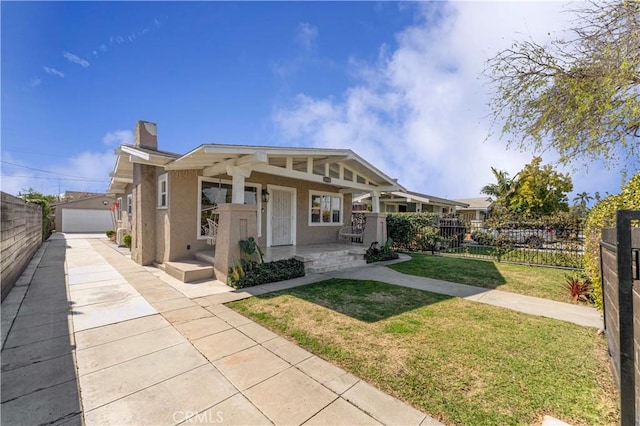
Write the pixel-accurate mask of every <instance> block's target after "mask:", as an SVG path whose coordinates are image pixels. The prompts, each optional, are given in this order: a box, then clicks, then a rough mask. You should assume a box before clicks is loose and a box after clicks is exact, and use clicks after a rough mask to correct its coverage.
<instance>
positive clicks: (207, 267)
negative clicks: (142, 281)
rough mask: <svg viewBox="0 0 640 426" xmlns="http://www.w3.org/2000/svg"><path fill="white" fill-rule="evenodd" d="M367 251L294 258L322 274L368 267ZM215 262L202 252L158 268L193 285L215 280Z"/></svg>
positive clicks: (311, 271)
mask: <svg viewBox="0 0 640 426" xmlns="http://www.w3.org/2000/svg"><path fill="white" fill-rule="evenodd" d="M365 251H366V250H365V249H364V248H360V247H349V248H345V249H343V250H328V251H324V252H317V253H311V254H306V255H295V256H293V257H294V258H296V259H298V260H301V261H302V262H304V270H305V272H306V273H307V274H321V273H324V272H331V271H338V270H341V269H347V268H355V267H358V266H364V265H366V264H367V262H366V261H365V260H364V253H365ZM214 260H215V258H214V256H213V253H209V252H208V251H207V252H205V251H200V252H196V253H194V259H193V260H181V261H172V262H165V263H164V264H162V265H157V266H158V267H159V268H160V269H162V270H163V271H165V272H166V273H167V274H169V275H171V276H172V277H174V278H176V279H178V280H180V281H182V282H184V283H191V282H195V281H201V280H206V279H212V278H213V279H215V273H214V270H213V262H214Z"/></svg>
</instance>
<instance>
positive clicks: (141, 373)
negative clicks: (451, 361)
mask: <svg viewBox="0 0 640 426" xmlns="http://www.w3.org/2000/svg"><path fill="white" fill-rule="evenodd" d="M174 284H175V283H174ZM282 285H283V284H280V286H282ZM284 285H286V284H284ZM297 285H299V284H297ZM176 286H177V284H175V285H170V283H169V280H167V279H164V280H163V279H161V278H160V276H159V274H158V273H157V272H156V270H154V269H152V268H145V267H141V266H139V265H137V264H135V263H134V262H132V261H131V260H130V259H128V258H127V257H126V256H123V254H122V253H121V252H118V251H117V250H114V248H113V246H112V245H111V244H110V243H109V242H108V241H107V240H106V239H105V238H103V236H102V235H97V236H94V235H64V234H55V235H54V236H52V238H51V239H50V240H49V241H48V242H46V243H45V244H44V245H43V247H42V248H41V250H40V251H39V252H38V254H37V255H36V256H35V257H34V260H33V261H32V262H31V265H30V266H29V268H28V269H27V271H25V274H23V276H22V277H21V280H20V281H19V282H18V283H17V285H16V287H15V288H14V289H13V290H12V291H11V293H10V294H9V295H8V296H7V299H6V300H5V301H4V302H3V303H2V331H3V334H2V342H3V348H2V407H1V408H2V423H3V424H42V423H49V424H82V421H83V419H84V422H85V423H86V424H89V425H92V424H117V425H127V424H136V425H137V424H154V425H165V424H166V425H175V424H192V423H215V424H287V425H289V424H309V425H311V424H323V425H324V424H350V425H355V424H407V425H408V424H414V425H420V424H439V423H438V422H437V421H435V420H434V419H432V418H431V417H429V416H428V415H426V414H424V413H422V412H420V411H418V410H416V409H414V408H412V407H410V406H408V405H407V404H405V403H403V402H401V401H399V400H397V399H395V398H392V397H391V396H389V395H386V394H384V393H383V392H381V391H379V390H377V389H375V388H374V387H372V386H371V385H369V384H367V383H365V382H363V381H362V380H360V379H358V378H357V377H355V376H353V375H351V374H349V373H347V372H345V371H344V370H342V369H340V368H338V367H336V366H334V365H332V364H330V363H328V362H326V361H324V360H322V359H321V358H319V357H317V356H315V355H313V354H311V353H310V352H307V351H306V350H304V349H302V348H300V347H298V346H296V345H295V344H293V343H291V342H290V341H288V340H286V339H284V338H282V337H279V336H277V335H276V334H274V333H272V332H271V331H269V330H267V329H265V328H263V327H261V326H260V325H258V324H256V323H254V322H253V321H251V320H249V319H247V318H245V317H244V316H242V315H239V314H237V313H236V312H234V311H232V310H230V309H228V308H227V307H225V306H224V305H222V304H221V301H223V300H224V299H225V298H226V299H228V298H237V297H238V296H237V294H235V295H234V293H228V292H226V289H222V288H219V287H216V285H215V284H212V287H211V289H212V290H211V291H212V292H213V293H215V294H216V295H217V296H215V297H214V296H206V295H203V294H201V293H199V292H197V291H196V292H195V293H194V294H193V296H192V297H193V298H192V297H188V296H187V295H185V294H189V291H186V289H185V291H179V290H178V289H177V287H176ZM273 288H274V289H275V288H278V287H277V286H274V287H273ZM223 290H224V291H223ZM256 291H260V292H266V291H269V288H268V287H263V288H262V289H261V290H256ZM213 293H212V294H213ZM225 295H228V297H227V296H225ZM245 297H246V295H245Z"/></svg>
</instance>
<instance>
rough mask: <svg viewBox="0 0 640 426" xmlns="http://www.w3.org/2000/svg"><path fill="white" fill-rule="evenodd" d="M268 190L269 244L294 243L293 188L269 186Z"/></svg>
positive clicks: (283, 244)
mask: <svg viewBox="0 0 640 426" xmlns="http://www.w3.org/2000/svg"><path fill="white" fill-rule="evenodd" d="M269 192H270V193H271V195H270V200H269V208H270V214H269V221H270V223H269V224H270V225H271V229H270V234H269V235H270V236H271V244H270V245H272V246H286V245H292V244H294V243H295V241H294V240H295V238H294V237H295V232H294V229H295V189H293V188H285V187H274V186H270V187H269Z"/></svg>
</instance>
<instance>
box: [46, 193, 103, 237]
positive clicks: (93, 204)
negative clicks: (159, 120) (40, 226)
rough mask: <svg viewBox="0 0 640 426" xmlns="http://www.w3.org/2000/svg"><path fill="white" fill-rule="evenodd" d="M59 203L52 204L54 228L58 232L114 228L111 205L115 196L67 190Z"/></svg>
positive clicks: (98, 230)
mask: <svg viewBox="0 0 640 426" xmlns="http://www.w3.org/2000/svg"><path fill="white" fill-rule="evenodd" d="M61 200H62V201H60V202H59V203H53V204H52V205H51V208H52V215H53V217H54V228H55V230H56V231H58V232H67V233H71V232H105V231H107V230H108V229H113V218H112V214H111V210H110V209H111V207H112V205H113V202H114V201H115V198H114V197H110V196H108V195H107V194H99V193H87V192H83V193H80V192H72V191H67V192H65V194H64V195H63V196H62V197H61Z"/></svg>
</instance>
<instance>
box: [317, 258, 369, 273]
mask: <svg viewBox="0 0 640 426" xmlns="http://www.w3.org/2000/svg"><path fill="white" fill-rule="evenodd" d="M366 264H367V261H366V260H364V259H362V260H352V261H349V262H343V263H334V264H331V265H323V266H310V267H308V268H307V273H309V274H321V273H324V272H331V271H339V270H342V269H349V268H356V267H358V266H365V265H366Z"/></svg>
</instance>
